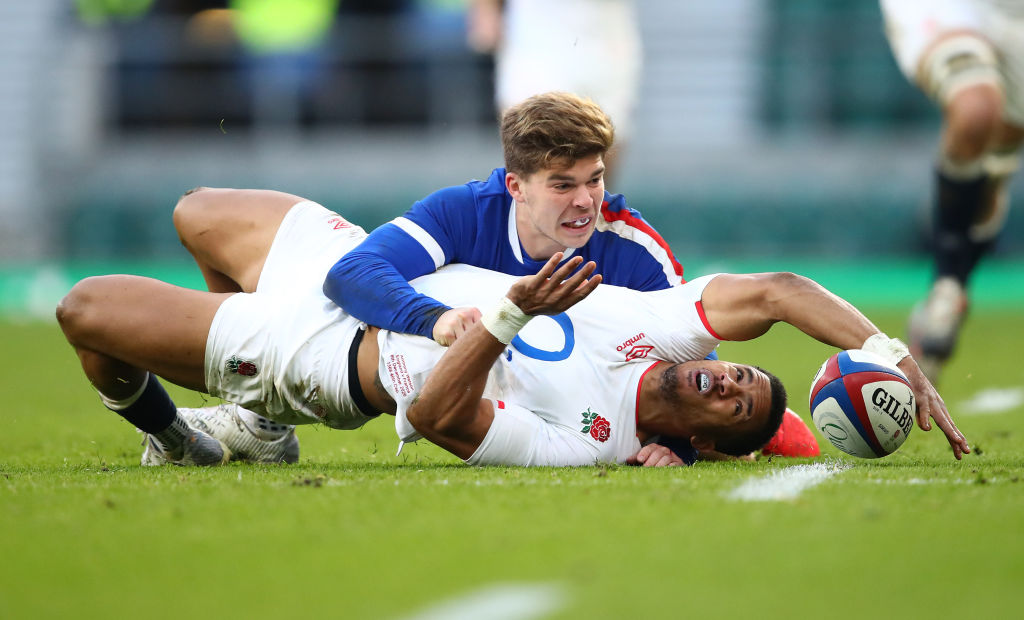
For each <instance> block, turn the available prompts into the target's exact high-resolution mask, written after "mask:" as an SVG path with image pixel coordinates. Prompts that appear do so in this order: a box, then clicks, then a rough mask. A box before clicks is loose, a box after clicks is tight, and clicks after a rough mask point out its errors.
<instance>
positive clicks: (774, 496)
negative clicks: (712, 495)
mask: <svg viewBox="0 0 1024 620" xmlns="http://www.w3.org/2000/svg"><path fill="white" fill-rule="evenodd" d="M850 467H852V465H848V464H846V463H838V462H823V463H814V464H812V465H793V466H792V467H787V468H785V469H781V470H779V471H773V472H772V473H770V474H768V475H767V476H759V477H757V478H750V479H748V480H747V481H746V482H744V483H743V484H741V485H740V486H738V487H736V488H735V489H733V490H732V491H729V492H728V493H727V494H726V497H728V498H729V499H734V500H740V501H745V502H765V501H778V500H787V499H796V498H797V497H799V496H800V494H801V493H803V492H804V489H809V488H811V487H813V486H816V485H819V484H821V483H822V482H825V481H826V480H828V479H829V478H831V477H832V476H834V475H836V474H838V473H840V472H843V471H846V470H847V469H850Z"/></svg>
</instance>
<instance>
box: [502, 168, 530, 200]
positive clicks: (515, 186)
mask: <svg viewBox="0 0 1024 620" xmlns="http://www.w3.org/2000/svg"><path fill="white" fill-rule="evenodd" d="M524 180H525V179H523V178H522V177H521V176H519V174H518V173H515V172H506V173H505V189H507V190H508V193H509V194H512V198H514V199H515V201H516V202H520V199H521V197H522V195H523V187H522V183H523V181H524Z"/></svg>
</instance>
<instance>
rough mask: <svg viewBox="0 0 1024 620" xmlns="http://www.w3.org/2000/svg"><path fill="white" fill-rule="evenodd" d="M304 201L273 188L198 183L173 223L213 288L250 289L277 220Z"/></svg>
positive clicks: (182, 201) (181, 202)
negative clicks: (236, 187) (231, 187)
mask: <svg viewBox="0 0 1024 620" xmlns="http://www.w3.org/2000/svg"><path fill="white" fill-rule="evenodd" d="M302 201H303V198H300V197H299V196H295V195H293V194H286V193H284V192H276V191H272V190H253V189H227V188H196V189H194V190H190V191H189V192H187V193H186V194H185V195H184V196H182V197H181V199H180V200H179V201H178V204H177V205H176V206H175V207H174V227H175V229H176V230H177V231H178V237H179V238H180V239H181V243H182V245H184V246H185V248H186V249H187V250H188V251H189V252H190V253H191V254H192V257H193V258H195V261H196V264H197V265H198V266H199V270H200V271H201V272H202V274H203V278H204V279H205V280H206V285H207V288H209V290H210V291H211V292H215V293H230V292H246V293H251V292H253V291H255V290H256V284H257V283H258V282H259V278H260V273H261V272H262V270H263V264H264V262H265V261H266V259H267V254H268V252H269V251H270V246H271V244H272V243H273V241H274V236H275V235H276V234H277V230H278V227H279V226H280V225H281V221H282V220H283V219H284V216H285V215H286V214H287V213H288V211H289V210H290V209H291V208H292V207H293V206H294V205H296V204H297V203H299V202H302Z"/></svg>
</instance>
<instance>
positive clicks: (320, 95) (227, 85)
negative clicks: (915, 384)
mask: <svg viewBox="0 0 1024 620" xmlns="http://www.w3.org/2000/svg"><path fill="white" fill-rule="evenodd" d="M247 4H252V3H246V2H240V1H231V2H226V1H221V2H210V1H206V2H203V1H185V0H131V1H128V0H118V1H116V2H115V1H114V0H79V1H77V2H71V1H68V0H39V1H38V2H32V3H4V6H3V8H0V23H3V24H5V25H4V26H3V28H4V29H5V30H4V32H5V33H6V35H5V43H4V45H5V46H6V48H7V49H8V50H9V53H7V54H4V55H2V56H0V94H2V95H3V96H2V97H0V101H3V103H2V104H0V106H2V107H0V111H2V112H3V113H2V114H0V155H2V156H3V157H2V159H0V161H2V162H3V163H2V164H0V292H3V294H4V295H5V296H6V298H5V299H3V300H2V301H0V303H3V307H5V308H8V309H11V308H19V309H22V310H24V308H26V307H31V308H35V307H36V306H45V305H47V304H49V303H51V302H52V301H54V300H55V299H54V291H55V290H56V289H58V288H60V286H64V285H65V284H66V283H65V282H64V280H61V279H59V278H57V277H55V276H54V274H55V273H65V272H66V271H67V270H68V269H69V268H70V269H71V270H72V271H75V270H76V269H77V270H78V271H81V269H87V270H91V269H94V268H96V269H103V268H104V267H103V265H107V266H109V268H110V269H114V270H118V271H120V270H129V269H132V270H134V269H136V268H140V267H145V266H147V265H150V264H156V265H163V266H166V267H168V268H182V269H184V265H186V264H187V262H188V260H187V258H188V257H187V255H186V254H185V252H184V251H183V250H182V249H181V248H180V246H179V245H178V243H177V239H176V237H175V234H174V231H173V228H172V226H171V222H170V212H171V208H172V207H173V205H174V203H175V201H176V199H177V198H178V196H180V195H181V194H182V193H183V192H184V191H185V190H187V189H189V188H191V187H194V186H197V185H207V186H235V187H242V186H249V187H265V188H274V189H280V190H284V191H290V192H294V193H297V194H300V195H303V196H307V197H310V198H312V199H315V200H318V201H320V202H322V203H323V204H325V205H327V206H329V207H331V208H334V209H336V210H338V211H340V212H342V213H344V214H345V215H346V216H348V217H349V218H350V219H353V220H355V221H357V222H359V223H361V224H363V225H364V226H366V227H368V228H372V227H374V226H376V225H378V224H380V223H383V222H385V221H387V220H389V219H391V218H392V217H394V216H396V215H397V214H399V213H401V212H402V211H403V210H404V209H405V208H407V207H408V206H409V205H410V204H411V203H412V202H413V201H414V200H416V199H417V198H419V197H422V196H424V195H426V194H427V193H429V192H431V191H433V190H434V189H437V188H440V187H443V186H446V185H452V184H458V183H463V182H465V181H467V180H468V179H471V178H484V177H486V176H487V174H488V173H489V172H490V170H491V169H492V168H493V167H497V166H499V165H501V163H502V162H501V154H500V148H499V145H498V141H497V130H496V124H495V112H494V106H493V89H494V83H493V82H494V80H493V59H492V58H491V57H490V56H488V55H485V54H478V53H474V52H472V51H470V50H469V48H468V47H467V45H466V42H465V23H464V20H465V2H463V1H460V0H447V1H439V0H433V1H430V0H377V1H372V2H371V1H365V0H364V1H357V0H345V1H344V2H340V3H339V2H337V1H334V0H322V1H319V2H317V1H312V2H300V3H298V4H296V3H291V6H292V10H291V11H286V12H285V13H286V14H289V15H293V17H294V15H298V17H294V20H293V21H295V22H296V24H293V25H292V26H290V27H291V28H293V29H295V30H296V32H297V33H298V34H297V35H296V36H297V37H298V39H299V40H300V44H299V45H296V46H293V48H288V47H287V43H286V44H285V47H284V49H283V51H282V50H269V51H268V50H266V49H262V48H261V49H257V48H254V47H253V46H251V45H248V44H247V43H246V40H245V38H244V36H241V35H236V34H234V32H233V31H232V30H231V28H230V26H229V25H226V24H227V22H226V21H225V19H226V18H225V15H227V14H228V13H227V10H228V9H235V10H242V9H244V8H245V5H247ZM256 4H259V3H256ZM270 4H274V3H270ZM285 4H288V3H285ZM299 5H302V6H306V5H310V6H312V7H313V8H308V7H307V8H308V10H307V11H305V12H301V11H298V10H296V9H295V7H297V6H299ZM636 6H637V12H638V16H639V20H640V25H641V31H642V36H643V47H644V69H643V77H642V83H641V89H640V97H639V103H638V108H637V110H636V111H635V114H634V117H635V118H634V126H635V127H634V129H633V131H632V132H631V135H630V136H629V139H628V142H627V143H625V144H624V145H623V147H622V152H621V156H622V158H621V167H620V170H619V171H618V173H617V174H616V177H615V178H614V180H613V182H612V183H611V185H610V186H609V189H610V190H611V191H613V192H621V193H625V194H626V195H627V197H628V198H629V202H630V204H631V205H632V206H634V207H636V208H638V209H640V210H641V211H642V212H643V214H644V215H645V217H646V218H647V219H648V220H649V221H650V222H651V223H652V224H654V226H655V227H656V228H657V229H658V230H660V231H661V232H662V234H663V235H664V236H665V238H666V239H667V240H668V241H669V242H670V244H671V245H672V247H673V249H674V250H675V252H676V254H677V256H678V257H679V259H680V260H681V262H682V263H683V264H684V265H685V266H687V267H688V273H689V274H691V275H695V274H696V273H697V270H696V269H703V266H704V265H706V264H708V263H713V262H716V261H717V262H720V261H727V262H728V261H740V263H741V264H742V265H743V266H753V268H755V269H756V268H760V266H761V265H767V264H769V263H771V265H778V264H780V262H781V263H782V264H783V265H784V264H785V262H784V259H786V258H791V257H794V258H795V259H798V260H797V261H796V262H795V263H793V264H795V265H797V266H798V267H799V266H801V265H805V264H810V265H814V264H816V262H817V261H818V259H819V257H825V258H827V259H830V260H835V261H838V262H841V263H842V262H846V263H847V264H852V265H858V264H860V263H861V261H863V260H864V259H866V258H870V259H877V260H879V261H881V262H882V263H884V262H885V261H886V260H887V259H889V258H893V259H896V260H910V261H912V260H916V259H922V258H923V257H924V256H925V250H926V245H927V244H926V239H927V234H928V233H927V228H928V216H927V210H926V206H927V204H928V201H929V195H930V191H931V188H930V178H931V162H932V160H933V157H934V151H935V147H936V142H937V137H938V123H939V118H938V115H937V113H936V111H935V109H934V106H932V105H931V103H930V102H929V101H927V100H926V99H925V97H924V96H923V95H922V94H920V93H919V92H918V91H917V90H916V89H915V88H914V87H912V86H911V85H910V84H908V83H907V82H906V80H905V79H904V78H903V76H902V75H900V73H899V71H898V69H897V67H896V65H895V63H894V61H893V59H892V57H891V54H890V52H889V48H888V45H887V44H886V41H885V38H884V35H883V25H882V20H881V15H880V12H879V8H878V6H877V3H875V2H867V1H860V0H842V1H839V0H837V1H834V2H827V3H822V2H816V1H814V0H728V1H724V2H715V3H688V2H674V1H672V0H640V1H638V2H637V4H636ZM317 7H319V8H317ZM272 18H273V14H272ZM275 19H279V18H275ZM303 37H305V38H303ZM1015 185H1016V187H1015V192H1014V197H1013V201H1014V204H1015V208H1013V209H1012V210H1011V214H1010V217H1009V222H1008V224H1007V229H1006V231H1005V233H1004V235H1003V237H1002V239H1001V241H1000V244H999V247H998V249H997V253H996V257H995V260H996V261H1002V262H1001V263H1000V264H1004V265H1010V266H1011V267H1012V266H1013V265H1016V264H1017V261H1019V260H1020V258H1021V257H1022V256H1024V234H1022V232H1024V215H1022V213H1021V212H1022V209H1021V208H1020V206H1021V204H1020V203H1021V200H1022V198H1024V191H1021V180H1020V178H1018V179H1017V180H1016V183H1015ZM728 264H729V265H732V264H733V263H732V262H728ZM96 265H100V266H99V267H96ZM69 266H70V267H69ZM695 267H696V269H695ZM159 268H162V267H158V269H159ZM765 268H767V267H765ZM923 269H924V271H925V272H927V267H926V266H925V267H923ZM78 271H75V273H78ZM925 277H927V276H925ZM26 279H31V280H32V283H31V284H30V285H26V284H25V280H26ZM26 286H28V287H29V288H30V289H31V290H32V291H34V292H32V293H29V294H28V297H25V295H26V293H24V292H22V291H24V290H25V288H26ZM923 286H924V284H922V290H923Z"/></svg>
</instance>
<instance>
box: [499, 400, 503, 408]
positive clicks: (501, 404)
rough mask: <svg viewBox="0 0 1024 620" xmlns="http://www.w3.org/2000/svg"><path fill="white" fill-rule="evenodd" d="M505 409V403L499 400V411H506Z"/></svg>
mask: <svg viewBox="0 0 1024 620" xmlns="http://www.w3.org/2000/svg"><path fill="white" fill-rule="evenodd" d="M504 408H505V401H503V400H499V401H498V409H504Z"/></svg>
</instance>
